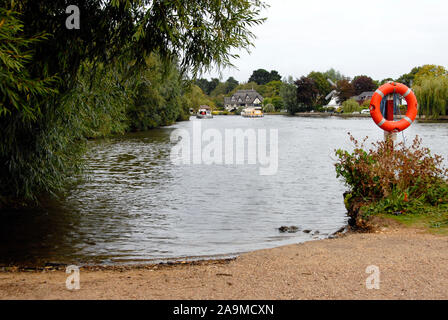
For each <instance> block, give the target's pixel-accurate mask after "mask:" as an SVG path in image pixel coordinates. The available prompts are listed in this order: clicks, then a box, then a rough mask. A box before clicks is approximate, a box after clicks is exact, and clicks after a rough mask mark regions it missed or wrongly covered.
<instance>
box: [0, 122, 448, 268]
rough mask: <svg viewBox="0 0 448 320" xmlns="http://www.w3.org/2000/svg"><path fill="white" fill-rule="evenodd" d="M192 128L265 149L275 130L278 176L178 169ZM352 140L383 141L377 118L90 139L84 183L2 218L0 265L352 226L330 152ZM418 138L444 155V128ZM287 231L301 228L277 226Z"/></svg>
mask: <svg viewBox="0 0 448 320" xmlns="http://www.w3.org/2000/svg"><path fill="white" fill-rule="evenodd" d="M197 122H200V124H201V130H202V131H201V132H202V133H203V132H206V131H207V129H216V130H217V131H218V132H221V133H222V135H223V137H224V135H225V134H224V133H225V130H226V129H238V128H239V129H243V130H246V129H253V130H254V131H255V132H256V133H257V134H258V133H259V132H260V131H263V130H267V133H266V134H267V136H268V139H267V141H268V145H269V141H270V139H271V138H272V136H271V135H270V131H269V130H270V129H276V130H278V131H277V132H278V168H277V170H276V172H274V174H272V175H260V167H262V166H263V165H262V164H260V163H258V162H257V164H248V163H247V161H245V163H244V164H204V163H202V164H190V165H188V164H181V165H175V164H173V162H172V161H171V159H170V153H171V150H172V147H173V146H174V143H173V142H171V141H170V135H171V134H172V133H173V131H174V130H175V129H185V130H186V131H185V132H189V133H191V134H193V129H192V128H193V126H194V124H195V123H196V124H197ZM215 132H216V131H215ZM347 132H351V133H352V134H353V135H354V136H355V137H357V138H363V137H365V136H369V138H370V140H372V141H373V140H378V139H382V138H383V132H382V130H379V129H378V128H377V127H376V126H375V124H374V123H373V122H372V120H371V119H370V118H359V119H353V118H352V119H342V118H336V117H331V118H301V117H288V116H266V117H264V118H262V119H247V118H242V117H239V116H217V117H215V118H213V119H204V120H196V119H195V118H191V121H187V122H181V123H177V124H175V125H173V126H170V127H165V128H161V129H156V130H151V131H148V132H143V133H132V134H126V135H124V136H119V137H115V138H111V139H105V140H95V141H90V142H89V152H88V154H87V155H86V162H87V168H88V170H87V173H88V175H87V176H88V178H84V179H79V181H78V182H77V183H76V184H74V185H73V187H71V188H70V189H69V191H68V192H67V194H66V195H65V196H64V197H62V198H61V200H59V201H48V203H46V205H45V208H41V209H32V210H27V211H23V210H22V211H20V212H3V213H2V215H3V218H2V221H3V222H2V225H1V227H0V231H1V233H0V264H9V263H28V264H30V263H44V262H60V263H79V264H82V263H87V264H88V263H134V262H146V261H159V260H160V259H162V260H163V259H170V258H182V257H193V258H201V257H210V256H212V257H214V256H215V257H218V256H227V255H233V254H237V253H241V252H246V251H250V250H255V249H261V248H270V247H275V246H279V245H284V244H291V243H299V242H304V241H309V240H314V239H320V238H323V237H327V236H328V235H330V234H331V233H333V232H335V231H337V230H338V229H340V228H341V227H342V226H344V225H345V224H346V221H347V217H346V215H345V213H346V211H345V208H344V204H343V198H342V194H343V192H344V191H345V187H344V185H343V183H342V182H341V181H339V180H338V179H336V174H335V170H334V162H335V156H334V149H336V148H351V145H350V142H349V138H348V135H347ZM416 134H418V135H419V136H421V137H422V138H423V142H424V144H425V145H427V146H429V147H430V148H431V149H432V150H433V151H434V152H435V153H438V154H441V155H443V156H444V157H445V158H448V144H447V141H448V124H446V123H443V124H442V123H433V124H422V123H415V124H414V125H412V126H411V127H410V128H409V129H408V130H407V131H406V132H405V137H406V141H407V143H410V141H411V140H412V138H413V137H414V136H415V135H416ZM257 137H259V136H257ZM398 140H399V141H400V140H402V134H399V135H398ZM184 141H185V140H184ZM223 143H224V142H223ZM192 144H194V142H193V141H192ZM268 154H269V153H268ZM271 154H272V153H271ZM247 157H248V155H247V154H246V157H245V158H246V160H247ZM291 225H294V226H298V227H299V228H300V230H299V231H298V232H296V233H281V232H279V230H278V228H279V227H280V226H291ZM306 229H308V230H311V232H309V233H306V232H303V230H306ZM316 231H317V232H316Z"/></svg>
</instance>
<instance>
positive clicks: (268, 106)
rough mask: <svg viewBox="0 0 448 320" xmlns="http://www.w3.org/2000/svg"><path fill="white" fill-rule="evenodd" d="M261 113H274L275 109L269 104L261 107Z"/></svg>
mask: <svg viewBox="0 0 448 320" xmlns="http://www.w3.org/2000/svg"><path fill="white" fill-rule="evenodd" d="M263 112H275V107H274V105H273V104H272V103H269V104H267V105H265V106H264V107H263Z"/></svg>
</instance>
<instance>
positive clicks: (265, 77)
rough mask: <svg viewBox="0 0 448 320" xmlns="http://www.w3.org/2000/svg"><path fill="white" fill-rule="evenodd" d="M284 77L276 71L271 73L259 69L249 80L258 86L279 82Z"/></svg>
mask: <svg viewBox="0 0 448 320" xmlns="http://www.w3.org/2000/svg"><path fill="white" fill-rule="evenodd" d="M281 78H282V77H281V76H280V75H279V73H278V72H277V71H275V70H272V71H271V72H269V71H267V70H265V69H258V70H255V71H254V72H252V75H251V76H250V78H249V82H255V83H256V84H259V85H260V84H267V83H269V82H271V81H279V80H280V79H281Z"/></svg>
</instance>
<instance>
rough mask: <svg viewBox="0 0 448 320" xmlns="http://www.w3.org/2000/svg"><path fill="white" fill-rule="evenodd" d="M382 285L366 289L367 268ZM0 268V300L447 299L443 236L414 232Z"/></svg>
mask: <svg viewBox="0 0 448 320" xmlns="http://www.w3.org/2000/svg"><path fill="white" fill-rule="evenodd" d="M369 265H375V266H378V267H379V270H380V278H379V279H380V289H370V290H368V289H367V288H366V279H367V277H368V276H369V274H367V273H366V268H367V267H368V266H369ZM66 277H67V274H66V273H65V272H64V271H32V272H24V271H21V272H2V273H0V299H447V298H448V237H443V236H435V235H431V234H427V233H424V232H422V231H420V230H417V229H405V228H395V229H390V228H388V229H387V230H384V229H383V230H382V231H381V232H379V233H369V234H347V235H345V236H343V237H340V238H337V239H326V240H319V241H311V242H307V243H304V244H296V245H289V246H284V247H279V248H275V249H267V250H260V251H255V252H251V253H248V254H244V255H241V256H240V257H238V258H236V259H235V260H231V261H216V262H213V261H208V262H202V263H197V264H181V265H173V266H159V265H157V266H144V267H143V266H142V267H140V268H115V269H104V270H83V269H81V272H80V285H81V289H80V290H73V291H70V290H68V289H67V288H66V286H65V281H66Z"/></svg>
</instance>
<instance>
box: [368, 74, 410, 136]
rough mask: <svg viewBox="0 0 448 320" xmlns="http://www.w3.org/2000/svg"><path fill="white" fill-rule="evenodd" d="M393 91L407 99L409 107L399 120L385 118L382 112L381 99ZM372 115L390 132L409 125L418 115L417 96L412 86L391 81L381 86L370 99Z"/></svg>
mask: <svg viewBox="0 0 448 320" xmlns="http://www.w3.org/2000/svg"><path fill="white" fill-rule="evenodd" d="M391 93H398V94H400V95H402V96H403V98H405V99H406V102H407V104H408V109H407V111H406V115H405V116H404V118H403V119H401V120H399V121H389V120H386V119H384V117H383V115H382V114H381V107H380V105H381V100H382V99H383V98H384V97H385V96H387V95H388V94H391ZM369 108H370V115H371V116H372V119H373V121H375V123H376V124H377V125H378V127H380V128H381V129H383V130H384V131H389V132H392V131H393V132H400V131H403V130H404V129H406V128H407V127H409V126H410V125H411V124H412V122H414V120H415V117H417V98H416V97H415V94H414V93H413V92H412V90H411V89H410V88H408V87H407V86H405V85H404V84H402V83H398V82H389V83H386V84H383V85H382V86H381V87H379V88H378V89H377V90H376V91H375V93H374V94H373V96H372V99H371V100H370V107H369Z"/></svg>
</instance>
